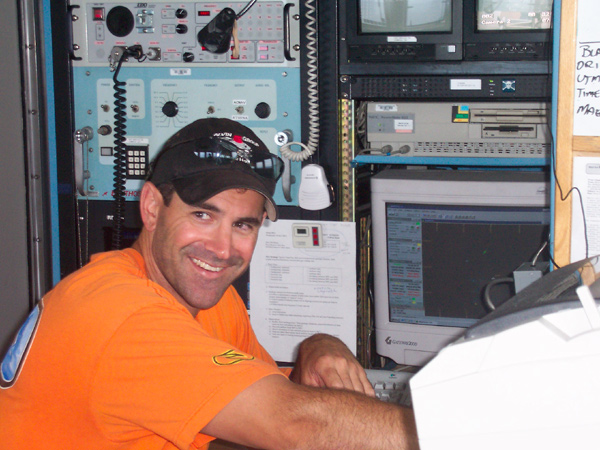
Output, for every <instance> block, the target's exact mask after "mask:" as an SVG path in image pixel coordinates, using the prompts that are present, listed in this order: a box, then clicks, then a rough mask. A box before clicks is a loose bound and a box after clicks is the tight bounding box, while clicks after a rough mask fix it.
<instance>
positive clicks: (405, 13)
mask: <svg viewBox="0 0 600 450" xmlns="http://www.w3.org/2000/svg"><path fill="white" fill-rule="evenodd" d="M359 29H360V33H375V34H406V33H432V32H440V33H449V32H451V31H452V3H451V0H360V4H359Z"/></svg>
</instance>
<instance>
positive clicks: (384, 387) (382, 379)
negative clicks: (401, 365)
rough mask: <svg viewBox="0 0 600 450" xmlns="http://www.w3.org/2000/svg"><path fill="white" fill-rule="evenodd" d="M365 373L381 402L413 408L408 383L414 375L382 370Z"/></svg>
mask: <svg viewBox="0 0 600 450" xmlns="http://www.w3.org/2000/svg"><path fill="white" fill-rule="evenodd" d="M365 371H366V372H367V378H368V379H369V381H370V382H371V386H373V389H375V396H376V397H377V398H378V399H379V400H382V401H384V402H389V403H395V404H397V405H401V406H406V407H409V408H411V407H412V400H411V398H410V386H409V384H408V381H409V380H410V378H411V377H412V376H413V375H414V373H412V372H399V371H393V370H381V369H366V370H365Z"/></svg>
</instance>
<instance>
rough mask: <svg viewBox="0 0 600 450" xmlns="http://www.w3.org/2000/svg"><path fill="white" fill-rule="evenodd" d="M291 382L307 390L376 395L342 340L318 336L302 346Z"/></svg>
mask: <svg viewBox="0 0 600 450" xmlns="http://www.w3.org/2000/svg"><path fill="white" fill-rule="evenodd" d="M290 380H292V381H294V382H296V383H298V384H303V385H305V386H316V387H330V388H340V389H342V388H343V389H349V390H353V391H357V392H362V393H365V394H368V395H371V396H372V395H374V391H373V387H372V386H371V383H369V380H368V379H367V375H366V374H365V371H364V370H363V368H362V367H361V365H360V364H359V362H358V361H357V360H356V358H355V357H354V355H353V354H352V352H351V351H350V349H348V347H347V346H346V345H345V344H344V343H343V342H342V341H340V340H339V339H337V338H335V337H333V336H329V335H326V334H316V335H314V336H311V337H309V338H308V339H306V340H304V341H303V342H302V343H301V344H300V349H299V350H298V357H297V358H296V364H295V366H294V370H293V371H292V373H291V375H290Z"/></svg>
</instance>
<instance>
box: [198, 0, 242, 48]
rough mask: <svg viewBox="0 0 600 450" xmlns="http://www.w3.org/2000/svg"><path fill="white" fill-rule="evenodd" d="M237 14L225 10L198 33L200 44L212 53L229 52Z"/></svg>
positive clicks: (227, 9)
mask: <svg viewBox="0 0 600 450" xmlns="http://www.w3.org/2000/svg"><path fill="white" fill-rule="evenodd" d="M235 19H236V13H235V11H234V10H233V9H231V8H223V10H221V12H219V14H217V15H216V16H215V18H214V19H213V20H211V21H210V22H209V23H208V24H207V25H206V26H205V27H204V28H202V29H201V30H200V31H199V32H198V42H200V43H201V44H202V45H203V46H204V47H205V48H206V50H208V51H209V52H211V53H226V52H227V50H229V46H230V43H231V36H232V34H233V26H234V24H235Z"/></svg>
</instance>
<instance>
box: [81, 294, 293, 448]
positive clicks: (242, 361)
mask: <svg viewBox="0 0 600 450" xmlns="http://www.w3.org/2000/svg"><path fill="white" fill-rule="evenodd" d="M261 356H262V355H261ZM272 374H281V372H279V371H278V370H277V368H276V367H274V366H273V365H271V364H270V363H268V362H266V361H264V360H262V358H261V357H260V356H258V355H253V354H251V353H249V352H248V351H245V350H243V349H239V348H237V347H236V346H234V345H232V344H230V343H227V342H225V341H223V340H220V339H216V338H214V337H211V336H210V335H209V334H207V333H206V332H205V330H203V329H202V327H201V326H199V324H198V323H197V322H196V321H195V320H194V319H193V318H192V317H191V316H189V317H186V315H185V314H182V313H181V311H176V310H173V309H171V308H169V307H168V306H163V305H155V306H152V307H148V308H144V309H141V310H139V311H137V312H136V313H135V314H133V315H132V316H131V317H129V319H128V320H126V321H125V322H124V323H123V324H122V325H121V327H120V328H119V330H118V332H117V333H115V335H114V337H113V338H112V339H111V341H110V342H109V343H108V345H107V348H106V349H105V351H104V353H103V355H102V357H101V359H100V361H99V364H98V370H97V373H96V376H95V379H94V381H93V389H92V393H91V402H92V403H93V405H92V407H93V408H92V410H94V411H97V414H98V415H99V416H102V417H100V418H99V419H100V420H99V422H100V423H103V424H105V427H106V430H105V432H106V433H107V434H109V435H110V437H111V439H114V440H117V441H118V440H121V439H124V440H126V439H128V438H131V437H132V436H133V435H134V434H139V433H143V431H141V430H148V433H155V434H158V435H160V436H163V437H165V438H166V439H168V440H169V441H171V442H173V443H174V444H175V445H176V446H177V447H178V448H182V449H187V448H189V446H190V444H191V443H192V442H194V444H195V445H202V444H205V443H206V442H209V441H210V440H211V439H212V437H210V436H205V435H202V434H198V433H199V431H200V430H201V429H202V428H204V426H205V425H206V424H207V423H208V422H210V420H212V418H213V417H214V416H215V415H216V414H217V413H218V412H219V411H220V410H221V409H222V408H223V407H224V406H225V405H227V404H228V403H229V402H230V401H231V400H233V399H234V398H235V397H236V396H237V395H238V394H239V393H240V392H242V391H243V390H244V389H246V388H247V387H248V386H250V385H251V384H252V383H254V382H256V381H258V380H259V379H261V378H263V377H265V376H268V375H272Z"/></svg>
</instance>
